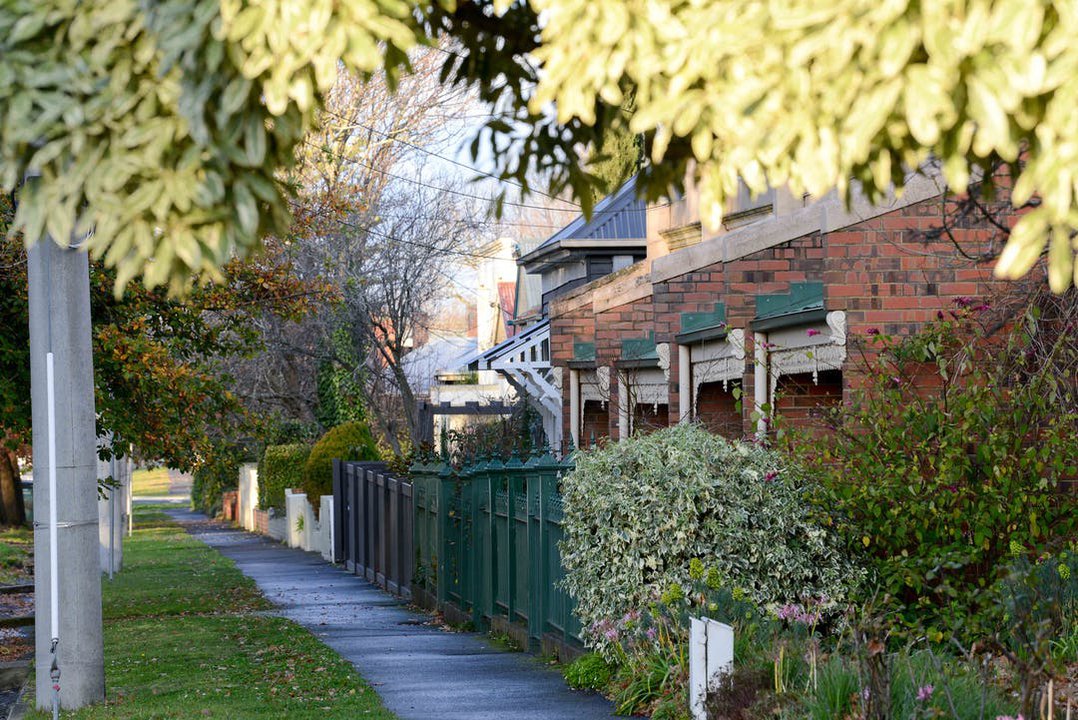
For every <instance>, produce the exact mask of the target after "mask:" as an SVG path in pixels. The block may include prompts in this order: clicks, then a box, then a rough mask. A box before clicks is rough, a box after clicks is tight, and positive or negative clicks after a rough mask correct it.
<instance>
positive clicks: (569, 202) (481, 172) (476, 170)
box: [323, 108, 580, 210]
mask: <svg viewBox="0 0 1078 720" xmlns="http://www.w3.org/2000/svg"><path fill="white" fill-rule="evenodd" d="M323 112H326V113H328V114H330V115H332V116H334V117H336V118H338V119H339V120H343V121H344V122H347V123H351V124H353V125H356V126H359V127H361V128H363V129H364V130H368V131H370V132H373V133H376V134H378V135H381V136H382V137H384V138H386V139H387V140H390V141H392V142H397V143H400V144H401V145H404V146H406V147H410V148H412V149H413V150H418V151H419V152H422V153H426V154H427V155H430V156H431V157H436V158H438V159H439V160H442V161H444V162H447V163H450V164H453V165H456V166H457V167H460V168H464V169H465V170H468V171H470V172H474V173H476V174H478V175H482V176H484V177H488V178H490V179H492V180H497V181H498V182H502V183H507V184H509V185H513V186H514V187H518V188H520V189H521V190H524V191H525V192H533V193H536V194H538V195H542V196H543V197H547V198H550V199H551V200H556V201H558V202H563V203H566V204H567V205H573V206H574V207H575V208H576V209H577V210H579V209H580V203H578V202H576V201H575V200H569V199H567V198H560V197H558V196H557V195H551V194H550V193H546V192H543V191H542V190H536V189H531V188H527V187H525V186H524V185H522V184H520V183H519V182H516V181H515V180H510V179H508V178H503V177H499V176H498V175H495V174H494V173H490V172H486V171H485V170H480V169H479V168H477V167H475V166H473V165H469V164H467V163H463V162H460V161H458V160H454V159H453V158H449V157H446V156H445V155H442V154H441V153H437V152H434V151H433V150H428V149H427V148H425V147H422V146H420V145H416V144H415V143H411V142H409V141H407V140H404V139H403V138H399V137H397V136H396V135H393V134H392V133H387V132H384V131H382V130H379V129H378V128H374V127H371V126H370V125H367V124H366V123H363V122H360V121H359V120H354V119H352V118H348V117H345V116H344V115H341V114H340V113H338V112H336V111H334V110H330V109H329V108H323Z"/></svg>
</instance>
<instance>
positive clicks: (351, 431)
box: [303, 422, 379, 507]
mask: <svg viewBox="0 0 1078 720" xmlns="http://www.w3.org/2000/svg"><path fill="white" fill-rule="evenodd" d="M334 459H337V460H378V459H379V453H378V443H377V441H375V439H374V436H373V435H371V430H370V428H369V427H367V425H366V423H361V422H349V423H345V424H344V425H338V426H337V427H335V428H332V429H330V430H329V431H327V432H326V434H325V435H323V436H322V439H321V440H319V441H318V442H317V443H315V445H314V447H313V448H311V454H310V456H309V457H308V458H307V462H306V464H305V465H304V466H303V492H305V493H307V498H308V499H309V500H310V502H311V505H313V506H315V507H318V498H319V497H321V496H322V495H332V494H333V460H334Z"/></svg>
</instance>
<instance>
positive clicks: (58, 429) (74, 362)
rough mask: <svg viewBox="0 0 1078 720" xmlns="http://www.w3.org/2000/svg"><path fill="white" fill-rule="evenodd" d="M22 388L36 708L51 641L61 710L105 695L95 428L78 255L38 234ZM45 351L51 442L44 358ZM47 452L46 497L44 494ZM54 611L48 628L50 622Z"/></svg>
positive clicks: (83, 259)
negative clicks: (30, 508)
mask: <svg viewBox="0 0 1078 720" xmlns="http://www.w3.org/2000/svg"><path fill="white" fill-rule="evenodd" d="M27 271H28V277H29V286H30V287H29V291H30V388H31V399H32V405H33V431H34V433H33V451H34V517H35V523H34V526H35V527H34V557H35V558H36V562H35V563H34V599H35V626H34V627H35V635H36V659H35V666H36V671H37V672H36V677H37V684H36V689H37V695H36V697H37V706H38V708H40V709H48V708H50V707H52V703H53V698H54V691H53V685H54V681H53V676H54V673H52V672H50V671H51V669H52V661H53V643H54V640H56V641H57V642H56V643H55V645H56V647H55V652H56V660H57V663H58V667H59V671H60V677H59V681H58V683H55V684H58V685H59V687H60V692H59V701H60V705H61V707H63V708H78V707H82V706H83V705H87V704H90V703H94V702H98V701H101V700H103V699H104V697H105V670H104V648H103V645H102V634H101V570H100V562H99V558H98V544H99V541H98V516H97V447H96V446H97V433H96V431H95V428H94V424H95V415H94V376H93V356H92V349H91V336H90V274H89V264H88V258H87V256H86V253H85V252H81V251H78V250H74V249H71V248H61V247H59V246H58V245H56V243H54V242H53V241H52V240H51V239H49V238H45V239H42V240H41V241H40V242H38V243H37V244H35V245H34V247H33V248H31V249H30V252H29V263H28V266H27ZM48 353H52V362H53V379H54V382H53V391H52V393H51V394H52V396H53V404H54V407H53V408H52V409H51V412H52V413H53V416H52V419H51V421H52V423H54V443H55V444H54V447H52V448H50V444H49V431H50V407H49V395H50V392H49V388H48V387H47V371H46V357H47V355H48ZM50 455H53V456H54V457H55V468H54V472H55V487H56V497H50V493H49V479H50V468H49V456H50ZM53 502H55V503H56V507H55V518H56V521H57V522H56V525H55V527H56V529H55V535H54V536H55V537H56V546H57V547H56V548H55V551H56V553H57V555H56V560H57V563H58V564H57V565H56V567H55V569H56V570H57V574H56V584H57V587H58V592H57V597H56V599H55V600H56V602H55V604H54V598H53V596H52V582H51V575H52V572H51V570H52V567H51V562H52V553H53V551H54V548H52V547H50V530H49V518H50V516H52V510H53V509H52V508H50V504H51V503H53ZM54 616H58V619H59V621H58V623H57V627H56V628H54V627H53V625H52V618H53V617H54Z"/></svg>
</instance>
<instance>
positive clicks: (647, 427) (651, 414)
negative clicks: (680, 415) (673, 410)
mask: <svg viewBox="0 0 1078 720" xmlns="http://www.w3.org/2000/svg"><path fill="white" fill-rule="evenodd" d="M669 425H670V406H669V405H667V404H666V403H659V404H658V405H655V404H654V403H637V404H636V405H635V406H634V407H633V434H637V433H649V432H655V431H656V430H658V429H660V428H664V427H668V426H669Z"/></svg>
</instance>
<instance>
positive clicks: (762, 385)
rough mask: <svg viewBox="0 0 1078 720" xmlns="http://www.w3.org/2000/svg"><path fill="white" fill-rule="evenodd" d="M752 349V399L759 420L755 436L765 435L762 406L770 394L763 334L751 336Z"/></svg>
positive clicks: (765, 345)
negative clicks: (753, 359)
mask: <svg viewBox="0 0 1078 720" xmlns="http://www.w3.org/2000/svg"><path fill="white" fill-rule="evenodd" d="M752 349H753V355H754V358H755V361H754V366H753V370H752V398H753V404H754V406H755V408H756V412H757V414H758V415H759V419H757V421H756V435H757V436H758V437H761V438H762V437H764V436H765V435H767V411H765V410H764V405H767V404H768V395H770V394H771V392H770V390H771V387H770V386H771V379H770V378H769V377H768V373H767V365H768V363H767V335H765V334H764V333H753V334H752Z"/></svg>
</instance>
